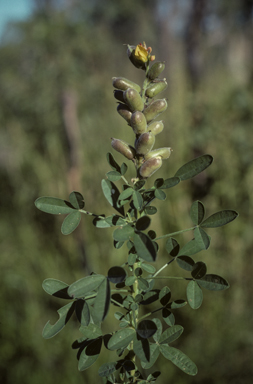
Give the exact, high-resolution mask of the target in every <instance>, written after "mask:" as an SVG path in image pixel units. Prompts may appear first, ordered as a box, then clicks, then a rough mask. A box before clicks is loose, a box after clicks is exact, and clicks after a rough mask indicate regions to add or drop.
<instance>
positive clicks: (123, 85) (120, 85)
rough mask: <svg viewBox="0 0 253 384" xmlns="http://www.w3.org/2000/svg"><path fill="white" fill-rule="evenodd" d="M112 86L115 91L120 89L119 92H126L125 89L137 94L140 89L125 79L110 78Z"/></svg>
mask: <svg viewBox="0 0 253 384" xmlns="http://www.w3.org/2000/svg"><path fill="white" fill-rule="evenodd" d="M112 85H113V86H114V88H116V89H120V90H121V91H126V90H127V88H133V89H135V90H136V91H137V92H140V91H141V87H140V86H139V85H138V84H136V83H134V82H133V81H131V80H128V79H125V77H113V78H112Z"/></svg>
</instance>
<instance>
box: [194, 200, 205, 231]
mask: <svg viewBox="0 0 253 384" xmlns="http://www.w3.org/2000/svg"><path fill="white" fill-rule="evenodd" d="M204 216H205V207H204V205H203V204H202V203H201V201H199V200H197V201H194V203H193V204H192V206H191V211H190V217H191V219H192V222H193V224H195V225H199V224H200V223H201V222H202V220H203V219H204Z"/></svg>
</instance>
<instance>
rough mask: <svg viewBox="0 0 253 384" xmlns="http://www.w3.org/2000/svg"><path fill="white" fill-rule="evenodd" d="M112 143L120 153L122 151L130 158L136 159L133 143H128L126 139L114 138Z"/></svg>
mask: <svg viewBox="0 0 253 384" xmlns="http://www.w3.org/2000/svg"><path fill="white" fill-rule="evenodd" d="M111 144H112V147H113V149H115V151H118V152H119V153H121V154H122V155H123V156H125V157H126V158H127V159H128V160H133V159H134V157H135V155H136V151H135V149H134V148H133V147H132V146H131V145H129V144H127V143H126V142H125V141H123V140H119V139H113V138H112V142H111Z"/></svg>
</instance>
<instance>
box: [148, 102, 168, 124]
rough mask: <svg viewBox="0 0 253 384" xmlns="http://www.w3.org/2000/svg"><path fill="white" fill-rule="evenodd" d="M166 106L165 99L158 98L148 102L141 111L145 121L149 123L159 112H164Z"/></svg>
mask: <svg viewBox="0 0 253 384" xmlns="http://www.w3.org/2000/svg"><path fill="white" fill-rule="evenodd" d="M167 107H168V104H167V101H166V99H158V100H155V101H153V103H151V104H149V105H148V106H147V108H145V109H144V111H143V113H144V115H145V117H146V120H147V123H150V122H151V121H152V120H154V119H155V118H156V117H157V116H158V115H160V113H162V112H164V111H165V110H166V109H167Z"/></svg>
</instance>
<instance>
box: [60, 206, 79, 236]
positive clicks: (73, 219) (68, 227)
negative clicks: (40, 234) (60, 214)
mask: <svg viewBox="0 0 253 384" xmlns="http://www.w3.org/2000/svg"><path fill="white" fill-rule="evenodd" d="M80 221H81V212H79V211H74V212H72V213H70V214H69V215H68V216H67V217H65V219H64V221H63V223H62V226H61V233H62V234H63V235H69V234H70V233H72V232H73V231H74V230H75V229H76V228H77V227H78V225H79V223H80Z"/></svg>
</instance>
